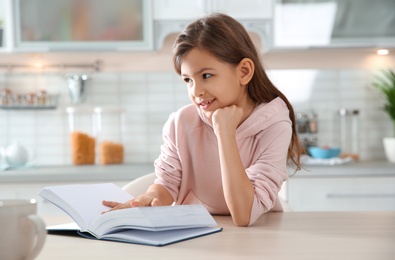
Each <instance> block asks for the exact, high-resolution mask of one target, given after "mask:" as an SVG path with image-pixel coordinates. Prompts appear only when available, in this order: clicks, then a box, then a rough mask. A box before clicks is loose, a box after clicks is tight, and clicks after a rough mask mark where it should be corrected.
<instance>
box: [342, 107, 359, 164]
mask: <svg viewBox="0 0 395 260" xmlns="http://www.w3.org/2000/svg"><path fill="white" fill-rule="evenodd" d="M338 114H339V126H340V127H339V129H340V135H339V136H340V148H341V151H342V157H352V158H353V159H354V160H359V110H358V109H345V108H342V109H340V110H339V112H338Z"/></svg>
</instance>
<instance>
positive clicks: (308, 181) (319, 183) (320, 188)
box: [287, 175, 395, 211]
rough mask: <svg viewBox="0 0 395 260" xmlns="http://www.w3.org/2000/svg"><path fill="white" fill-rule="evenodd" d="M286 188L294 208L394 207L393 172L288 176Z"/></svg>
mask: <svg viewBox="0 0 395 260" xmlns="http://www.w3.org/2000/svg"><path fill="white" fill-rule="evenodd" d="M287 192H288V203H289V205H290V207H291V208H292V209H293V210H295V211H371V210H379V211H381V210H384V211H385V210H395V176H374V175H370V176H358V177H353V176H345V177H340V176H337V177H306V178H303V177H291V178H290V179H289V180H288V190H287Z"/></svg>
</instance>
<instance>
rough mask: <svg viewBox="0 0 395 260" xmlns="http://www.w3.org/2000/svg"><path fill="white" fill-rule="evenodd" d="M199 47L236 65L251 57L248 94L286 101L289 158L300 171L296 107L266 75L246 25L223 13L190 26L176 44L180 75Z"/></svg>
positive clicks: (256, 100)
mask: <svg viewBox="0 0 395 260" xmlns="http://www.w3.org/2000/svg"><path fill="white" fill-rule="evenodd" d="M197 47H199V48H201V49H204V50H206V51H208V52H210V53H211V54H212V55H214V56H215V57H217V58H218V59H220V60H222V61H224V62H227V63H229V64H233V65H235V66H237V65H238V64H239V63H240V61H241V60H242V59H244V58H250V59H251V60H252V61H253V62H254V65H255V71H254V75H253V77H252V79H251V81H250V82H249V83H248V87H247V93H248V96H249V97H250V98H251V100H252V101H253V102H254V103H255V104H260V103H268V102H270V101H272V100H273V99H275V98H277V97H280V98H281V99H282V100H284V102H285V103H286V104H287V106H288V109H289V117H290V119H291V121H292V139H291V143H290V145H289V148H288V161H289V160H291V161H292V162H293V164H294V165H295V166H296V170H300V169H301V163H300V154H301V153H302V147H301V145H300V142H299V138H298V135H297V133H296V127H295V113H294V110H293V108H292V105H291V103H290V102H289V101H288V99H287V98H286V97H285V95H284V94H283V93H281V91H280V90H278V89H277V88H276V87H275V86H274V85H273V83H272V82H271V81H270V79H269V78H268V77H267V75H266V72H265V70H264V68H263V65H262V63H261V60H260V56H259V55H258V52H257V51H256V49H255V46H254V44H253V43H252V41H251V38H250V37H249V35H248V33H247V31H246V30H245V29H244V27H243V26H242V25H241V24H240V23H239V22H238V21H236V20H235V19H233V18H232V17H230V16H228V15H225V14H221V13H214V14H211V15H208V16H206V17H203V18H200V19H198V20H196V21H195V22H193V23H191V24H190V25H188V27H187V28H185V30H184V31H183V32H182V33H181V34H180V35H178V37H177V39H176V41H175V42H174V45H173V63H174V67H175V70H176V72H177V73H178V74H181V63H182V59H183V57H184V55H185V54H186V53H187V52H188V51H189V50H191V49H193V48H197Z"/></svg>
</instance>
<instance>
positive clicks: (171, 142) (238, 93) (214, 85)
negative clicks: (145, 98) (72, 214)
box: [103, 14, 301, 226]
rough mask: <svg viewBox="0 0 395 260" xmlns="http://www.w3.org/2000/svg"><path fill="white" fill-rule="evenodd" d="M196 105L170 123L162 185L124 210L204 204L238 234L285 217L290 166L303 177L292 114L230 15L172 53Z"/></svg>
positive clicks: (187, 35)
mask: <svg viewBox="0 0 395 260" xmlns="http://www.w3.org/2000/svg"><path fill="white" fill-rule="evenodd" d="M173 62H174V67H175V70H176V71H177V73H178V74H180V75H181V77H182V78H183V80H184V81H185V84H186V86H187V88H188V95H189V98H190V100H191V101H192V104H190V105H188V106H185V107H183V108H181V109H179V110H178V111H177V112H175V113H173V114H171V115H170V117H169V119H168V121H167V122H166V124H165V126H164V129H163V139H164V144H163V145H162V146H161V154H160V156H159V158H158V159H156V160H155V163H154V165H155V173H156V176H157V178H156V180H155V182H154V184H153V185H151V186H150V187H149V188H148V190H147V191H146V192H145V193H144V194H142V195H140V196H138V197H137V198H135V199H133V200H131V201H128V202H127V203H117V202H110V201H104V202H103V204H104V205H106V206H109V207H111V208H112V209H111V210H115V209H121V208H126V207H138V206H157V205H171V204H172V203H176V204H193V203H200V204H203V205H204V206H205V207H206V208H207V209H208V211H209V212H210V213H211V214H230V215H231V216H232V219H233V222H234V223H235V225H237V226H248V225H251V224H253V223H254V222H255V221H256V220H257V218H258V217H259V216H260V215H262V214H263V213H265V212H268V211H281V210H282V207H281V204H280V202H279V199H278V192H279V190H280V188H281V185H282V183H283V182H284V181H285V180H287V178H288V171H287V163H288V162H292V163H293V164H294V165H295V166H296V170H299V169H300V154H301V146H300V144H299V141H298V137H297V134H296V130H295V119H294V118H295V117H294V111H293V109H292V106H291V104H290V103H289V102H288V100H287V98H286V97H285V96H284V95H283V94H282V93H281V92H280V91H279V90H278V89H277V88H276V87H275V86H274V85H273V84H272V83H271V82H270V80H269V79H268V77H267V75H266V73H265V71H264V69H263V66H262V64H261V61H260V58H259V55H258V53H257V51H256V49H255V47H254V45H253V43H252V41H251V39H250V38H249V36H248V33H247V32H246V30H245V29H244V27H243V26H242V25H241V24H240V23H239V22H237V21H236V20H234V19H233V18H231V17H229V16H227V15H224V14H212V15H209V16H207V17H204V18H201V19H199V20H197V21H195V22H193V23H191V24H190V25H189V26H188V27H187V28H186V29H185V30H184V31H183V32H182V33H181V34H180V35H179V36H178V38H177V39H176V41H175V43H174V46H173Z"/></svg>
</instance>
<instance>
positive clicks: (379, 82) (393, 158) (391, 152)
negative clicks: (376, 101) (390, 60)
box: [373, 69, 395, 163]
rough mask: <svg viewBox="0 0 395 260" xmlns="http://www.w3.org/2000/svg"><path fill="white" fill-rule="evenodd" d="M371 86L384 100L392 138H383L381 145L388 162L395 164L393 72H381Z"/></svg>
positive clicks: (388, 70) (394, 75) (394, 88)
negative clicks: (392, 132)
mask: <svg viewBox="0 0 395 260" xmlns="http://www.w3.org/2000/svg"><path fill="white" fill-rule="evenodd" d="M373 85H374V86H375V87H376V88H377V89H378V90H379V91H380V92H381V94H382V96H383V97H384V98H385V103H384V111H385V112H387V114H388V115H389V116H390V119H391V121H392V125H393V131H394V134H393V136H392V137H384V139H383V144H384V150H385V154H386V156H387V159H388V161H390V162H392V163H395V72H394V71H392V70H390V69H386V70H382V71H381V74H379V75H377V76H376V81H375V82H374V83H373Z"/></svg>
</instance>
